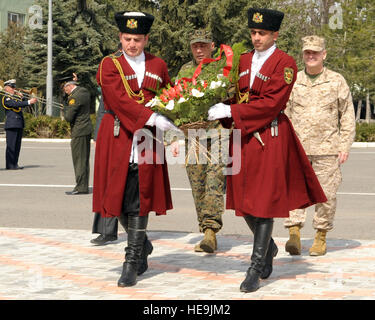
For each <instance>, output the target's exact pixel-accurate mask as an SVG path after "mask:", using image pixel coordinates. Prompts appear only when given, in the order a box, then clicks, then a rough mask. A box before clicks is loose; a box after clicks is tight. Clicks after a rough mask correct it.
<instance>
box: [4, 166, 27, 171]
mask: <svg viewBox="0 0 375 320" xmlns="http://www.w3.org/2000/svg"><path fill="white" fill-rule="evenodd" d="M6 169H7V170H22V169H23V167H20V166H16V167H11V168H6Z"/></svg>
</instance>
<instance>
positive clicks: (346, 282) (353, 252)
mask: <svg viewBox="0 0 375 320" xmlns="http://www.w3.org/2000/svg"><path fill="white" fill-rule="evenodd" d="M149 236H150V239H151V241H152V243H153V245H154V251H153V253H152V255H151V256H150V258H149V270H148V271H147V272H146V273H144V274H143V275H141V276H139V277H138V283H137V285H136V286H134V287H131V288H119V287H117V280H118V278H119V277H120V274H121V270H122V262H123V259H124V247H125V245H126V234H125V233H120V235H119V239H118V240H117V241H116V242H113V243H112V244H109V245H106V246H94V245H92V244H91V243H90V242H89V240H90V239H91V238H92V234H91V232H89V231H84V230H58V229H31V228H0V252H1V253H0V274H1V281H0V299H11V300H12V299H22V300H29V299H30V300H34V299H37V300H39V299H40V300H42V299H53V300H77V299H78V300H92V299H95V300H96V299H99V300H112V299H113V300H129V299H130V300H132V299H135V300H201V299H204V300H244V299H245V300H248V299H250V300H252V299H261V300H275V299H277V300H280V299H282V300H289V299H293V300H331V299H340V300H343V299H344V300H347V299H349V300H352V299H375V240H371V241H366V240H337V239H334V240H328V253H327V254H326V255H325V256H322V257H310V256H309V255H308V248H309V246H311V243H312V240H311V239H309V240H305V239H303V240H302V245H303V249H302V250H303V252H302V255H301V256H290V255H289V254H287V253H285V251H284V245H285V241H286V240H287V239H285V238H275V241H276V244H277V245H278V247H279V254H278V255H277V257H276V258H275V260H274V271H273V273H272V275H271V277H270V278H269V279H267V280H262V281H261V288H260V289H259V290H258V291H256V292H254V293H242V292H240V290H239V285H240V283H241V281H242V280H243V279H244V276H245V272H246V270H247V268H248V266H249V260H250V252H251V248H252V239H250V237H246V236H230V235H224V236H218V246H219V248H218V251H217V252H216V253H214V254H206V253H196V252H194V251H193V247H194V244H195V243H196V242H197V241H198V240H200V239H201V238H202V235H201V234H197V233H185V232H150V233H149Z"/></svg>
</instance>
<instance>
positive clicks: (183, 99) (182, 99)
mask: <svg viewBox="0 0 375 320" xmlns="http://www.w3.org/2000/svg"><path fill="white" fill-rule="evenodd" d="M185 101H187V100H186V99H185V98H184V97H181V98H180V99H178V101H177V103H183V102H185Z"/></svg>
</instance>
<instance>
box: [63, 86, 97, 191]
mask: <svg viewBox="0 0 375 320" xmlns="http://www.w3.org/2000/svg"><path fill="white" fill-rule="evenodd" d="M64 91H65V93H66V94H67V95H68V105H67V106H65V107H64V118H65V120H66V121H68V122H69V123H70V128H71V138H72V139H71V142H70V147H71V150H72V159H73V166H74V173H75V178H76V186H75V188H74V189H73V191H68V192H65V193H66V194H68V195H77V194H87V193H89V175H90V140H91V133H92V123H91V120H90V93H89V91H88V90H87V89H86V88H83V87H81V86H78V84H77V82H75V81H68V82H67V83H65V85H64Z"/></svg>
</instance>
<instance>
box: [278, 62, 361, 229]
mask: <svg viewBox="0 0 375 320" xmlns="http://www.w3.org/2000/svg"><path fill="white" fill-rule="evenodd" d="M285 113H286V114H287V115H288V117H289V118H290V120H291V121H292V123H293V126H294V129H295V131H296V133H297V136H298V138H299V139H300V141H301V143H302V145H303V147H304V149H305V152H306V154H307V156H308V158H309V159H310V162H311V164H312V167H313V169H314V171H315V173H316V175H317V177H318V179H319V182H320V184H321V186H322V188H323V190H324V193H325V194H326V197H327V199H328V201H327V202H325V203H320V204H317V205H316V206H315V215H314V219H313V227H314V228H315V229H322V230H326V231H329V230H331V229H332V228H333V219H334V215H335V212H336V192H337V190H338V188H339V186H340V183H341V181H342V176H341V170H340V165H339V161H338V153H339V152H340V151H341V152H349V150H350V147H351V145H352V143H353V140H354V136H355V115H354V107H353V102H352V96H351V93H350V90H349V87H348V85H347V83H346V81H345V79H344V78H343V77H342V76H341V75H340V74H339V73H337V72H334V71H331V70H329V69H327V68H324V69H323V72H322V74H320V75H319V76H318V78H316V79H315V81H312V80H311V79H310V78H309V77H308V76H307V75H306V73H305V71H300V72H299V73H298V75H297V81H296V83H295V84H294V87H293V91H292V94H291V96H290V98H289V102H288V104H287V108H286V110H285ZM305 219H306V212H305V210H301V209H298V210H294V211H291V212H290V217H289V218H288V219H286V220H285V222H284V226H285V227H291V226H294V225H300V226H301V227H303V224H304V222H305Z"/></svg>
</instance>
